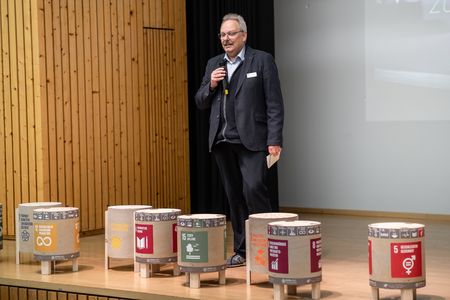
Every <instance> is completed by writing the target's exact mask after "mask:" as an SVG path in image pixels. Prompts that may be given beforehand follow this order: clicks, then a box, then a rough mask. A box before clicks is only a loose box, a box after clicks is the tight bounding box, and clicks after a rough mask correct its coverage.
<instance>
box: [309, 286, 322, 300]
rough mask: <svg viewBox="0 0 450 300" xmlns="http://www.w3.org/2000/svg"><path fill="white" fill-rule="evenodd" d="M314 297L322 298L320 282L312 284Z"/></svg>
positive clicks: (315, 298) (315, 299)
mask: <svg viewBox="0 0 450 300" xmlns="http://www.w3.org/2000/svg"><path fill="white" fill-rule="evenodd" d="M311 291H312V298H313V299H314V300H317V299H320V282H314V283H312V284H311Z"/></svg>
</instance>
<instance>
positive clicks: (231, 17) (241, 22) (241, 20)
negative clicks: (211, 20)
mask: <svg viewBox="0 0 450 300" xmlns="http://www.w3.org/2000/svg"><path fill="white" fill-rule="evenodd" d="M229 20H233V21H237V22H238V23H239V27H241V30H242V31H243V32H247V24H245V20H244V18H243V17H242V16H241V15H238V14H234V13H232V14H226V15H225V16H223V18H222V24H223V22H225V21H229Z"/></svg>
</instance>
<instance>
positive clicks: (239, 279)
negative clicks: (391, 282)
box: [0, 214, 450, 300]
mask: <svg viewBox="0 0 450 300" xmlns="http://www.w3.org/2000/svg"><path fill="white" fill-rule="evenodd" d="M300 219H301V220H313V221H319V222H321V223H322V278H323V279H322V282H321V299H330V300H331V299H333V300H334V299H343V300H344V299H345V300H356V299H370V297H371V290H370V287H369V283H368V280H369V279H368V278H369V276H368V262H367V257H368V254H367V253H368V252H367V225H368V224H371V223H375V222H385V221H406V222H418V223H422V224H425V225H426V228H425V249H426V251H425V259H426V281H427V284H426V287H424V288H421V289H418V290H417V299H418V300H444V299H450V223H449V222H438V221H424V220H401V219H395V220H392V219H382V218H367V217H348V216H329V215H312V214H304V215H300ZM228 232H230V230H229V231H228ZM228 243H229V245H228V249H229V250H231V238H229V239H228ZM78 263H79V272H72V271H71V268H72V266H71V264H69V263H68V262H64V263H58V264H57V268H56V273H55V274H52V275H41V274H40V265H39V264H38V263H28V264H21V265H16V264H15V241H10V240H6V241H4V249H3V250H2V251H1V252H0V285H11V286H21V287H29V288H40V289H49V290H63V291H67V292H77V293H86V294H93V295H104V296H111V297H123V298H131V299H240V300H242V299H258V300H264V299H273V289H272V285H271V284H269V283H268V282H267V276H265V275H261V274H257V273H253V279H252V281H253V284H252V285H251V286H247V285H246V278H245V267H239V268H232V269H227V270H226V285H219V284H218V274H217V273H205V274H202V275H201V277H200V278H201V288H199V289H191V288H189V287H188V286H187V285H186V284H185V276H184V275H182V276H178V277H172V276H171V267H170V266H167V267H163V268H162V269H161V272H160V273H157V274H156V275H154V276H153V277H151V278H142V277H140V276H139V273H134V272H133V266H132V264H131V261H128V260H115V259H114V260H112V262H111V264H112V269H109V270H108V271H105V269H104V264H105V263H104V236H103V235H97V236H89V237H84V238H82V239H81V257H80V258H79V261H78ZM310 298H311V287H310V285H305V286H300V287H298V288H297V296H289V297H288V298H287V299H310ZM380 299H385V300H387V299H389V300H392V299H400V291H399V290H386V289H380Z"/></svg>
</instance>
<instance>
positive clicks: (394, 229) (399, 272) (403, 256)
mask: <svg viewBox="0 0 450 300" xmlns="http://www.w3.org/2000/svg"><path fill="white" fill-rule="evenodd" d="M368 236H369V237H368V252H369V284H370V286H371V287H373V288H386V289H411V290H415V289H416V288H421V287H424V286H425V245H424V236H425V226H424V225H422V224H416V223H403V222H391V223H374V224H370V225H369V232H368ZM376 297H377V296H376ZM402 299H403V298H402Z"/></svg>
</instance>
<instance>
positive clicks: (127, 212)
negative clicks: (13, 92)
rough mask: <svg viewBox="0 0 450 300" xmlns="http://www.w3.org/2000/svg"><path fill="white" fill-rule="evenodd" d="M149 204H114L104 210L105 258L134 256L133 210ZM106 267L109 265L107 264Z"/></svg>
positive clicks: (148, 206)
mask: <svg viewBox="0 0 450 300" xmlns="http://www.w3.org/2000/svg"><path fill="white" fill-rule="evenodd" d="M150 208H152V207H151V206H150V205H114V206H109V207H108V210H107V211H106V215H107V217H106V218H107V228H106V244H107V245H106V248H107V249H106V250H107V251H106V256H107V258H109V257H110V258H134V252H135V250H134V245H135V244H134V212H135V211H137V210H142V209H150ZM107 267H109V265H108V264H107Z"/></svg>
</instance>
